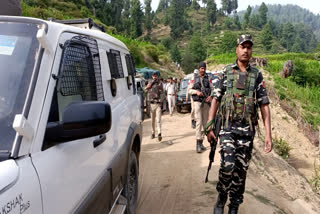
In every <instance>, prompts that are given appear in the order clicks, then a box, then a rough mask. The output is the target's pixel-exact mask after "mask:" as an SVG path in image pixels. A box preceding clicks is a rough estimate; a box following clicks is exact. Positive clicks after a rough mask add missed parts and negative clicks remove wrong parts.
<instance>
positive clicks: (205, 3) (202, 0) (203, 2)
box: [201, 0, 208, 8]
mask: <svg viewBox="0 0 320 214" xmlns="http://www.w3.org/2000/svg"><path fill="white" fill-rule="evenodd" d="M201 2H202V4H203V5H204V8H206V7H207V4H208V0H201Z"/></svg>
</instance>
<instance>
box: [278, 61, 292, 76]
mask: <svg viewBox="0 0 320 214" xmlns="http://www.w3.org/2000/svg"><path fill="white" fill-rule="evenodd" d="M293 66H294V65H293V62H292V61H291V60H288V61H286V62H285V63H284V64H283V68H282V71H281V73H280V75H281V76H282V77H284V78H287V77H289V76H291V74H292V73H293Z"/></svg>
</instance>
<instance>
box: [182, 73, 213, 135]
mask: <svg viewBox="0 0 320 214" xmlns="http://www.w3.org/2000/svg"><path fill="white" fill-rule="evenodd" d="M196 75H198V74H196ZM205 77H206V78H208V81H209V86H207V87H209V88H207V89H208V91H209V93H207V96H211V94H212V92H213V85H212V81H211V78H210V77H209V76H207V74H205V75H204V76H203V77H200V76H199V78H200V82H201V85H202V87H204V85H205V82H204V78H205ZM194 84H195V75H193V77H192V79H191V80H190V84H189V86H188V93H189V94H190V95H194V96H196V94H197V91H200V90H199V89H195V88H194ZM198 98H200V99H206V98H205V97H198ZM191 99H193V98H191ZM201 104H202V101H201V102H200V101H199V100H194V99H193V107H194V108H193V109H194V114H195V120H196V139H197V140H203V138H204V127H205V126H206V124H207V122H208V115H209V108H210V104H209V103H206V102H204V103H203V105H202V107H201Z"/></svg>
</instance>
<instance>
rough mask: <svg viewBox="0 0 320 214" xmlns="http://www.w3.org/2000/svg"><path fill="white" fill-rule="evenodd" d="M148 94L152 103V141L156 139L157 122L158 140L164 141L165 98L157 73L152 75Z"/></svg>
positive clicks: (147, 87)
mask: <svg viewBox="0 0 320 214" xmlns="http://www.w3.org/2000/svg"><path fill="white" fill-rule="evenodd" d="M145 90H146V91H147V92H148V100H149V102H150V113H151V124H152V134H151V139H153V138H155V122H157V129H158V140H159V141H161V140H162V136H161V114H162V112H161V105H162V102H163V100H164V98H165V94H164V89H163V84H162V82H161V81H160V80H159V78H158V75H157V73H156V72H154V73H153V74H152V81H150V82H149V84H148V85H147V86H146V88H145Z"/></svg>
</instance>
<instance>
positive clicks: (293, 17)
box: [238, 4, 320, 40]
mask: <svg viewBox="0 0 320 214" xmlns="http://www.w3.org/2000/svg"><path fill="white" fill-rule="evenodd" d="M267 7H268V19H273V20H274V21H276V22H277V23H279V24H285V23H288V22H289V23H292V24H300V23H303V24H305V25H307V26H309V27H311V28H312V30H313V32H314V33H315V34H316V36H317V39H318V40H319V39H320V15H319V14H318V15H315V14H313V13H312V12H310V11H309V10H307V9H304V8H301V7H299V6H297V5H290V4H289V5H280V4H277V5H270V4H267ZM245 12H246V11H240V12H239V13H238V15H239V17H240V19H241V20H242V19H243V16H244V14H245ZM258 12H259V6H255V7H253V8H252V14H257V13H258Z"/></svg>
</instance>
